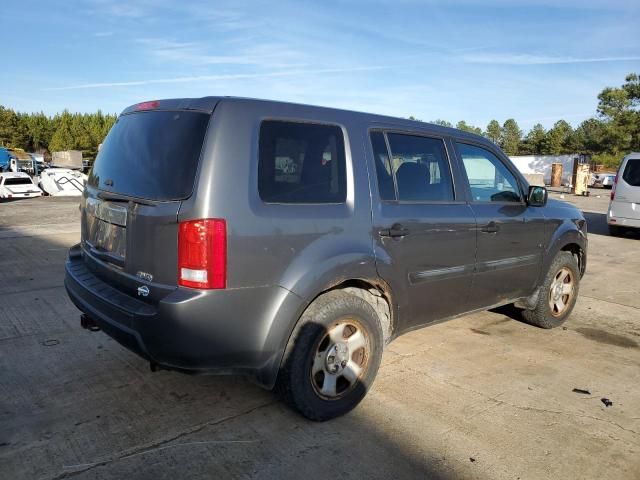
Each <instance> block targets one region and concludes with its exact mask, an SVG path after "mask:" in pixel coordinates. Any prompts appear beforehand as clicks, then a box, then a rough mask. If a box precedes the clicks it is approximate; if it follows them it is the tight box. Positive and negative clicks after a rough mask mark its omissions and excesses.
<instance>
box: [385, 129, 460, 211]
mask: <svg viewBox="0 0 640 480" xmlns="http://www.w3.org/2000/svg"><path fill="white" fill-rule="evenodd" d="M387 138H388V140H389V147H390V148H391V169H392V172H393V175H395V179H396V185H397V188H398V200H400V201H406V202H434V201H436V202H444V201H453V183H452V181H451V172H450V169H449V160H448V157H447V152H446V150H445V147H444V142H443V141H442V140H441V139H438V138H429V137H422V136H416V135H406V134H399V133H388V134H387Z"/></svg>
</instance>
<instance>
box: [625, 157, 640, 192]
mask: <svg viewBox="0 0 640 480" xmlns="http://www.w3.org/2000/svg"><path fill="white" fill-rule="evenodd" d="M622 178H623V179H624V181H625V182H627V183H628V184H629V185H631V186H632V187H640V160H636V159H631V160H627V166H626V167H624V173H623V174H622Z"/></svg>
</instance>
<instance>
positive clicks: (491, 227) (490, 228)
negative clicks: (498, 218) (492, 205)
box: [480, 222, 500, 233]
mask: <svg viewBox="0 0 640 480" xmlns="http://www.w3.org/2000/svg"><path fill="white" fill-rule="evenodd" d="M499 230H500V227H499V226H498V224H497V223H496V222H489V223H487V224H486V225H485V226H484V227H482V228H481V229H480V231H481V232H483V233H498V231H499Z"/></svg>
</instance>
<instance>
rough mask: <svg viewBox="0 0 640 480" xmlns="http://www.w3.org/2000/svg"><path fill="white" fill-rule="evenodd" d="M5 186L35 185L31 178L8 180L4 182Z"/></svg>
mask: <svg viewBox="0 0 640 480" xmlns="http://www.w3.org/2000/svg"><path fill="white" fill-rule="evenodd" d="M4 184H5V185H33V182H32V181H31V179H30V178H7V179H5V181H4Z"/></svg>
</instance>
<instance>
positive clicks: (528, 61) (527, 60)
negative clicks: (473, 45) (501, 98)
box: [461, 53, 640, 65]
mask: <svg viewBox="0 0 640 480" xmlns="http://www.w3.org/2000/svg"><path fill="white" fill-rule="evenodd" d="M461 58H462V60H463V61H465V62H468V63H488V64H493V65H561V64H569V63H598V62H629V61H638V60H640V56H628V57H584V58H580V57H568V56H563V57H554V56H549V55H531V54H528V53H521V54H520V53H475V54H468V55H462V57H461Z"/></svg>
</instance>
